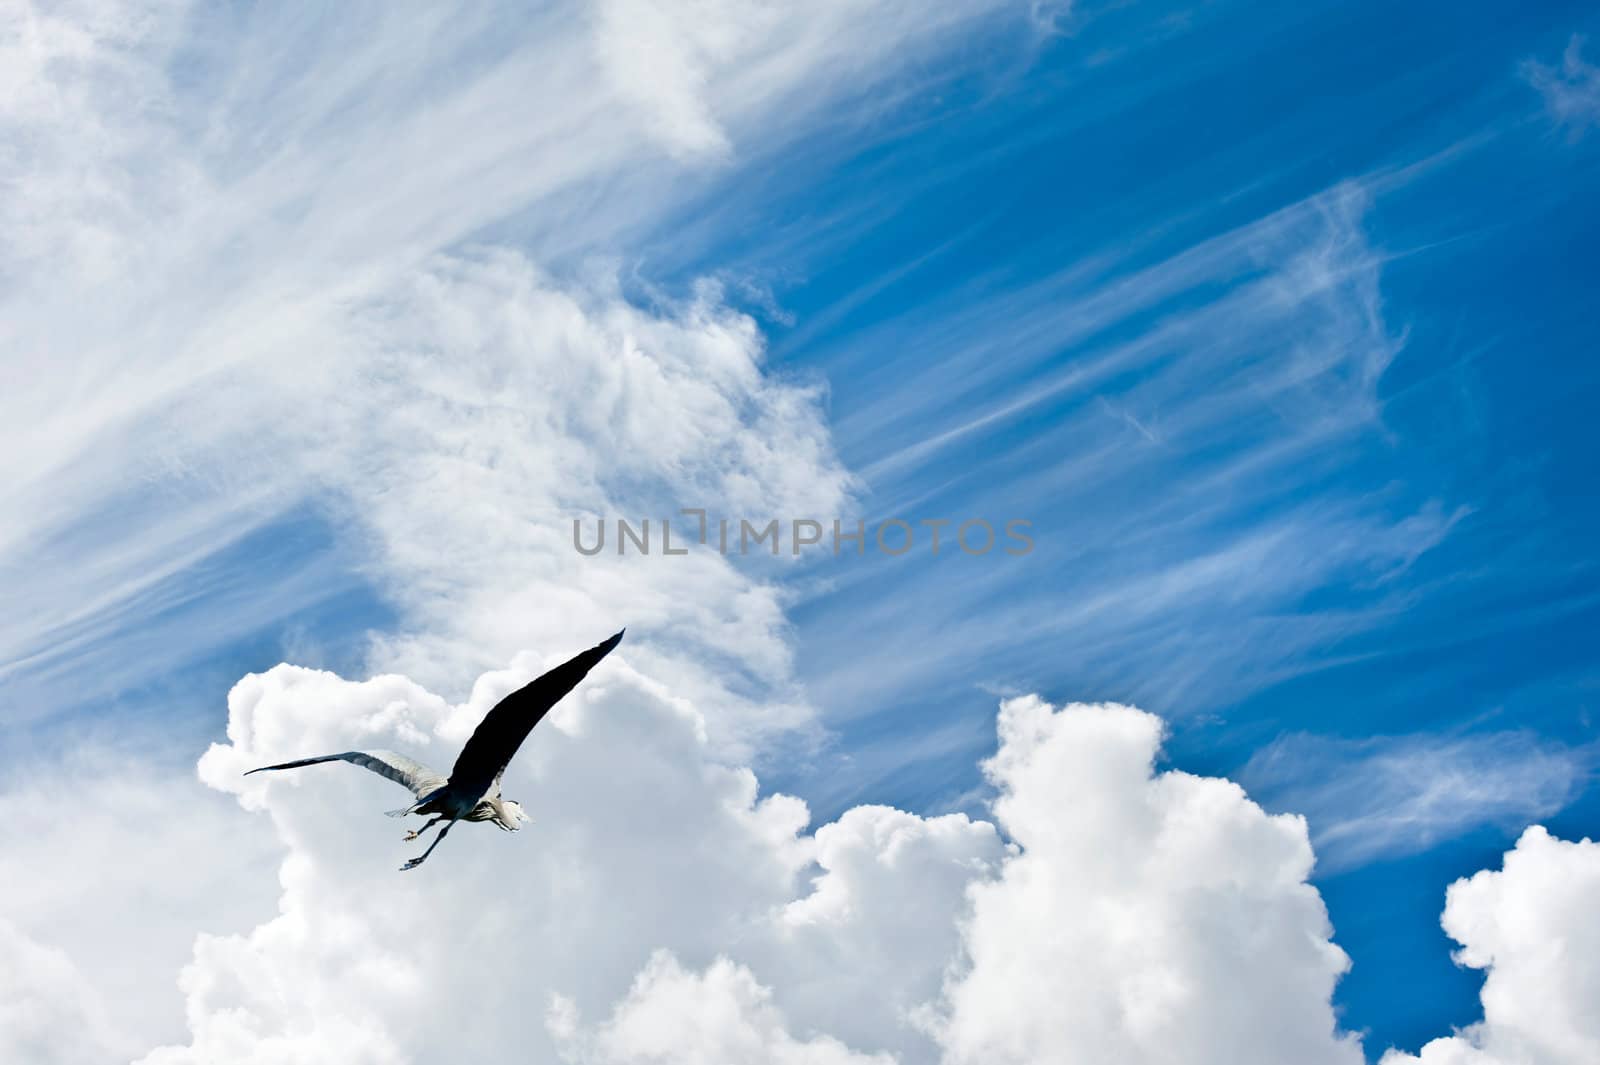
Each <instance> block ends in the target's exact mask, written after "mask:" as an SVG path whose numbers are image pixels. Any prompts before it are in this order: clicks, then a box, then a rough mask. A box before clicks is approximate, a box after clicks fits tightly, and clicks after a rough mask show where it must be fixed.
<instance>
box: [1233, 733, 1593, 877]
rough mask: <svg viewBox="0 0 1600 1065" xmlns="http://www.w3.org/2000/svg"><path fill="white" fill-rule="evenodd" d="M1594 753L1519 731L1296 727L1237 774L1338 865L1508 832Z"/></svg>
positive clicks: (1583, 782) (1565, 798)
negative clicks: (1345, 732)
mask: <svg viewBox="0 0 1600 1065" xmlns="http://www.w3.org/2000/svg"><path fill="white" fill-rule="evenodd" d="M1595 761H1596V752H1595V751H1594V750H1593V749H1592V748H1574V747H1569V746H1566V745H1564V744H1561V743H1557V742H1554V741H1549V740H1544V739H1541V738H1540V737H1539V736H1538V735H1537V734H1535V733H1532V732H1525V731H1508V732H1472V733H1467V734H1465V735H1460V736H1450V735H1433V734H1419V735H1408V736H1393V737H1373V738H1368V739H1337V738H1333V737H1326V736H1313V735H1308V734H1304V733H1296V734H1293V735H1288V736H1283V737H1280V738H1279V739H1277V740H1276V741H1274V742H1273V743H1271V744H1269V745H1268V746H1266V747H1264V748H1262V749H1261V750H1260V751H1258V752H1257V753H1256V754H1255V755H1254V756H1253V757H1252V758H1251V759H1250V761H1249V763H1248V764H1247V765H1246V766H1245V767H1244V768H1243V769H1241V770H1240V772H1239V779H1240V781H1241V782H1243V783H1244V784H1245V785H1246V786H1247V787H1249V788H1250V790H1251V792H1252V793H1253V794H1255V795H1257V796H1259V797H1260V798H1261V800H1262V801H1263V802H1265V803H1266V804H1267V805H1268V806H1270V807H1272V808H1275V809H1281V810H1294V811H1295V812H1297V813H1301V814H1304V815H1305V817H1306V819H1307V821H1308V822H1309V823H1310V826H1311V837H1312V840H1313V841H1314V842H1315V844H1316V848H1317V855H1318V863H1319V866H1320V867H1321V868H1322V869H1323V870H1324V871H1328V872H1338V871H1341V870H1343V869H1348V868H1350V867H1352V866H1358V865H1362V864H1365V863H1367V862H1370V861H1375V860H1379V859H1383V858H1391V857H1399V856H1403V855H1406V854H1413V853H1416V852H1418V851H1422V850H1426V849H1428V848H1430V847H1433V846H1435V845H1437V844H1438V843H1441V842H1443V841H1445V840H1448V839H1451V838H1454V837H1455V836H1458V835H1461V834H1462V833H1465V832H1468V831H1470V830H1472V829H1475V828H1478V827H1481V826H1484V825H1493V826H1497V827H1500V828H1502V829H1509V830H1512V831H1515V830H1516V829H1518V828H1520V827H1522V826H1524V825H1526V824H1528V823H1529V822H1536V821H1539V820H1541V819H1543V818H1547V817H1549V816H1551V815H1552V814H1554V813H1556V812H1557V811H1559V810H1560V809H1561V808H1562V807H1564V806H1565V805H1566V804H1567V803H1568V802H1570V801H1571V800H1572V799H1574V798H1576V797H1577V795H1578V794H1579V793H1580V792H1582V791H1583V790H1584V788H1585V787H1586V786H1587V784H1588V782H1589V779H1590V777H1591V775H1592V773H1593V769H1594V765H1595Z"/></svg>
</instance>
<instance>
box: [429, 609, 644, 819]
mask: <svg viewBox="0 0 1600 1065" xmlns="http://www.w3.org/2000/svg"><path fill="white" fill-rule="evenodd" d="M624 631H626V630H624ZM621 642H622V633H620V632H619V633H617V634H616V635H615V636H613V637H611V639H609V640H606V641H605V642H604V643H599V644H596V645H595V646H593V647H591V648H589V649H588V650H587V651H584V652H583V653H582V654H579V655H576V656H575V657H573V658H570V659H568V660H567V661H565V662H563V663H561V664H560V665H559V666H557V667H556V668H554V669H552V670H551V671H550V672H548V673H546V674H545V675H544V676H542V677H539V678H538V679H537V680H534V681H533V682H531V683H530V684H527V685H526V686H524V687H521V688H518V689H517V690H516V691H514V692H512V693H511V694H510V695H508V696H506V697H505V698H504V699H501V700H500V701H499V702H498V703H496V704H495V707H494V709H493V710H490V711H489V712H488V713H487V714H486V715H484V718H483V721H482V722H480V723H479V725H478V728H477V731H475V732H473V734H472V738H471V739H469V740H467V745H466V746H465V747H463V748H461V757H459V758H457V759H456V764H455V768H454V769H452V770H450V783H451V785H452V786H454V787H457V788H460V789H461V790H462V791H463V792H464V793H470V794H480V795H481V794H484V793H486V792H487V791H488V790H489V788H490V787H492V786H493V785H494V782H495V780H496V779H497V778H498V777H499V776H500V774H501V772H502V771H504V769H505V767H506V765H507V763H509V762H510V761H511V756H512V755H514V754H516V753H517V748H518V747H521V746H522V741H523V740H525V739H527V738H528V733H530V732H532V731H533V726H535V725H537V724H538V723H539V721H540V720H541V719H542V718H543V717H544V715H545V714H547V713H549V712H550V708H551V707H552V706H554V705H556V703H557V702H559V701H560V700H561V697H562V696H563V695H565V694H567V693H568V692H569V691H571V690H572V689H573V688H575V687H577V686H578V682H579V681H580V680H582V679H583V678H584V676H585V675H587V674H588V672H589V670H591V669H593V668H594V667H595V665H596V664H597V663H598V662H599V661H600V660H601V659H602V658H604V657H605V656H606V655H608V654H610V653H611V649H612V648H613V647H615V646H617V644H619V643H621Z"/></svg>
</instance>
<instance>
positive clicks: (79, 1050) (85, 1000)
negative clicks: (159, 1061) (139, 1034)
mask: <svg viewBox="0 0 1600 1065" xmlns="http://www.w3.org/2000/svg"><path fill="white" fill-rule="evenodd" d="M117 1043H118V1038H117V1033H116V1032H115V1031H114V1029H113V1028H112V1025H111V1022H110V1021H109V1019H108V1018H107V1017H106V1011H105V1008H104V1006H103V1004H102V1003H101V1002H100V1000H99V999H98V998H97V997H96V995H95V994H94V991H93V990H92V989H91V988H90V987H89V986H88V984H87V983H86V981H85V980H84V979H83V974H82V973H81V972H80V971H79V970H78V968H77V966H76V965H74V964H73V963H72V960H71V959H70V958H68V957H67V955H66V954H65V953H64V952H63V951H61V950H59V949H56V948H54V947H48V946H45V945H43V944H41V943H37V942H35V941H34V940H32V939H30V938H29V937H27V936H25V935H23V934H22V932H21V931H20V930H19V929H17V928H16V926H14V925H13V924H12V923H11V922H10V921H7V920H4V919H0V1057H3V1058H4V1059H5V1060H6V1061H26V1062H30V1063H33V1065H55V1063H57V1062H60V1063H61V1065H71V1063H74V1062H81V1061H99V1060H104V1059H105V1058H107V1057H108V1056H110V1055H113V1054H115V1053H116V1047H117Z"/></svg>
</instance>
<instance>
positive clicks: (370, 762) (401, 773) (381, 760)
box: [245, 751, 445, 799]
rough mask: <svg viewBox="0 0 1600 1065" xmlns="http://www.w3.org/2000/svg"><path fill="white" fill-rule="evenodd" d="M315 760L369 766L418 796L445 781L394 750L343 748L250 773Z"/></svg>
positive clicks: (436, 788) (290, 766) (254, 770)
mask: <svg viewBox="0 0 1600 1065" xmlns="http://www.w3.org/2000/svg"><path fill="white" fill-rule="evenodd" d="M318 762H350V763H352V764H354V765H358V766H361V767H362V768H363V769H370V770H372V771H373V772H374V773H377V774H378V775H379V776H384V777H388V778H389V779H390V780H392V781H394V782H395V783H396V784H404V785H405V786H406V787H408V788H410V789H411V793H412V794H413V795H415V796H416V797H417V798H419V799H421V798H424V797H426V796H428V795H431V794H433V793H434V792H436V791H438V790H439V789H440V788H442V787H444V785H445V778H444V777H442V776H440V775H439V774H438V773H435V772H434V771H433V770H431V769H429V768H428V767H427V766H425V765H423V764H422V763H421V762H415V761H412V760H411V759H410V758H407V757H406V756H405V755H403V754H395V753H394V752H393V751H344V752H342V753H340V754H325V755H322V756H321V757H319V758H301V759H300V760H299V761H295V762H279V763H278V764H277V765H264V766H262V767H261V768H260V769H252V770H250V773H261V772H265V771H266V770H268V769H298V768H300V767H301V766H303V765H316V764H317V763H318ZM250 773H246V774H245V776H249V775H250Z"/></svg>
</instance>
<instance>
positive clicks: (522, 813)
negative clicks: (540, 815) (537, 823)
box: [501, 799, 533, 828]
mask: <svg viewBox="0 0 1600 1065" xmlns="http://www.w3.org/2000/svg"><path fill="white" fill-rule="evenodd" d="M501 805H502V806H504V807H505V808H506V812H507V813H509V814H510V815H511V827H512V828H516V827H517V825H518V824H520V823H521V822H523V821H532V820H533V818H532V817H530V816H529V815H528V811H526V810H524V809H523V808H522V804H521V803H520V802H518V801H517V800H515V799H505V800H503V801H502V802H501Z"/></svg>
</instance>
